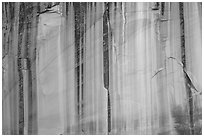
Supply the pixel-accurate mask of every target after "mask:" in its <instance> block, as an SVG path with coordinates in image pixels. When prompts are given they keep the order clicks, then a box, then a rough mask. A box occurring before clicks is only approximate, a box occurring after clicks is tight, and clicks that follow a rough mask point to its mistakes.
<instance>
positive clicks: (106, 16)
mask: <svg viewBox="0 0 204 137" xmlns="http://www.w3.org/2000/svg"><path fill="white" fill-rule="evenodd" d="M109 6H110V5H109V3H105V7H104V8H105V9H104V10H105V11H104V15H103V73H104V75H103V77H104V87H105V88H106V89H107V91H108V93H107V95H108V108H107V109H108V134H110V132H111V103H110V91H109V47H110V45H109V43H110V36H109V31H110V30H109V29H110V28H109V27H110V17H109Z"/></svg>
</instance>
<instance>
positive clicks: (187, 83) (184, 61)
mask: <svg viewBox="0 0 204 137" xmlns="http://www.w3.org/2000/svg"><path fill="white" fill-rule="evenodd" d="M179 12H180V13H179V14H180V27H181V28H180V34H181V60H182V63H183V70H184V71H185V70H186V55H185V31H184V29H185V28H184V9H183V3H182V2H180V3H179ZM184 77H185V86H186V90H187V95H188V98H189V117H190V118H189V120H190V134H191V135H193V134H194V119H193V97H192V92H191V88H190V83H189V81H188V76H187V74H186V73H184Z"/></svg>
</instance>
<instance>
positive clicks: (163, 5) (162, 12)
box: [161, 2, 165, 15]
mask: <svg viewBox="0 0 204 137" xmlns="http://www.w3.org/2000/svg"><path fill="white" fill-rule="evenodd" d="M164 9H165V2H162V3H161V15H164Z"/></svg>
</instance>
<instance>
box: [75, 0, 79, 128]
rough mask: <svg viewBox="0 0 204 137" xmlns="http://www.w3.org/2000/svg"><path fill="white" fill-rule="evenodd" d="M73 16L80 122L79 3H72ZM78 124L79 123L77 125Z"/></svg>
mask: <svg viewBox="0 0 204 137" xmlns="http://www.w3.org/2000/svg"><path fill="white" fill-rule="evenodd" d="M74 14H75V66H76V68H75V77H76V90H77V113H78V121H79V120H80V119H79V118H80V112H79V111H80V104H79V101H80V76H79V75H80V65H79V63H80V62H79V61H80V3H78V2H75V3H74ZM78 124H80V123H78Z"/></svg>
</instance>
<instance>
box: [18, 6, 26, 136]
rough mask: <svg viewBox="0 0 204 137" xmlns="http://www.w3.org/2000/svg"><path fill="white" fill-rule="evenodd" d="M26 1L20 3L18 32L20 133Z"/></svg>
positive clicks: (22, 117) (22, 121) (21, 131)
mask: <svg viewBox="0 0 204 137" xmlns="http://www.w3.org/2000/svg"><path fill="white" fill-rule="evenodd" d="M24 9H25V7H24V3H20V14H19V22H20V24H19V32H18V34H20V35H19V37H18V61H17V63H18V73H19V134H20V135H23V134H24V132H23V130H24V95H23V74H22V71H21V69H22V64H21V56H22V48H23V45H22V43H23V37H25V33H24V20H25V15H24V14H25V11H24ZM22 22H23V23H22Z"/></svg>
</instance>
